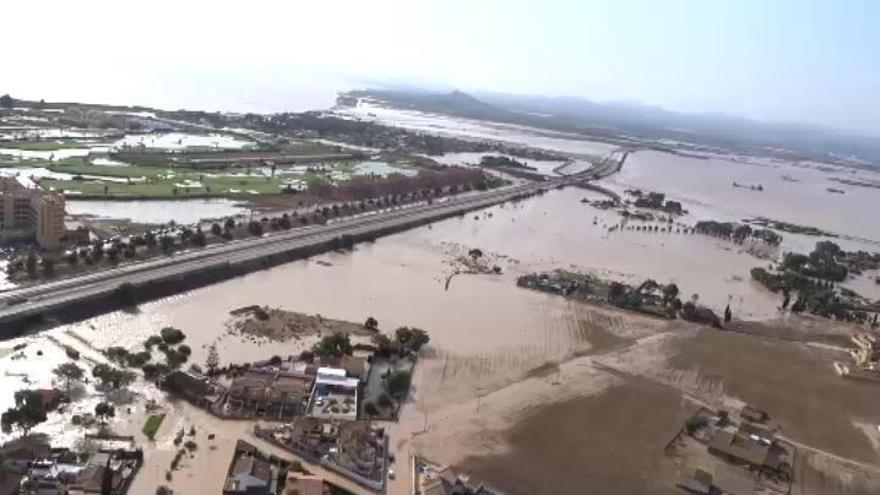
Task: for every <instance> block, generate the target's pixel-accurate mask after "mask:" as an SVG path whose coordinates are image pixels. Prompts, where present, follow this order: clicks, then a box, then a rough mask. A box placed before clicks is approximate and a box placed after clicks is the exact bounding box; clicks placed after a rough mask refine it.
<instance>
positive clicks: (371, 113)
mask: <svg viewBox="0 0 880 495" xmlns="http://www.w3.org/2000/svg"><path fill="white" fill-rule="evenodd" d="M339 112H340V113H343V114H346V115H352V116H355V117H358V118H361V119H365V120H371V121H375V122H378V123H380V124H388V125H394V126H397V127H402V128H404V129H411V130H416V131H421V132H427V133H430V134H437V135H441V136H451V137H457V138H462V139H491V140H494V141H502V142H506V143H512V144H517V145H523V144H528V145H529V146H533V147H535V148H541V149H546V150H551V151H558V152H562V153H568V154H572V155H579V156H584V157H586V156H601V155H606V154H608V153H610V152H612V151H614V150H615V149H617V146H615V145H613V144H608V143H601V142H597V141H589V140H586V139H584V138H583V137H582V136H577V135H574V134H567V133H562V132H555V131H547V130H541V129H535V128H531V127H525V126H518V125H512V124H500V123H497V122H488V121H481V120H472V119H464V118H460V117H451V116H447V115H439V114H427V113H422V112H415V111H410V110H399V109H395V108H388V107H384V106H379V105H374V104H370V103H365V102H361V103H360V104H359V105H358V106H357V107H355V108H345V109H343V110H340V111H339Z"/></svg>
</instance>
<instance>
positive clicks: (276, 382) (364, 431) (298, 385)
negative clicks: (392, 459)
mask: <svg viewBox="0 0 880 495" xmlns="http://www.w3.org/2000/svg"><path fill="white" fill-rule="evenodd" d="M368 371H369V360H368V359H367V358H366V357H363V356H342V357H312V356H307V358H301V357H289V358H287V359H281V358H278V357H274V358H272V359H271V360H267V361H262V362H257V363H252V364H250V365H248V366H245V367H233V368H230V369H229V370H228V371H227V372H226V373H225V374H223V376H219V374H218V375H217V376H213V377H208V376H204V375H197V374H193V373H187V372H183V371H175V372H173V373H171V374H169V375H168V376H167V377H166V378H165V379H164V381H163V382H162V386H163V387H164V388H165V389H166V390H168V391H169V392H171V393H173V394H175V395H177V396H179V397H182V398H184V399H186V400H188V401H189V402H191V403H193V404H195V405H197V406H198V407H201V408H204V409H205V410H207V411H209V412H211V413H212V414H214V415H216V416H218V417H220V418H226V419H261V420H270V421H278V422H279V426H278V427H277V428H271V429H259V428H257V429H255V433H256V435H257V436H258V437H260V438H263V439H264V440H266V441H268V442H270V443H272V444H274V445H276V446H278V447H280V448H282V449H285V450H287V451H289V452H292V453H294V454H296V455H297V456H299V457H300V458H303V459H305V460H308V461H309V462H312V463H314V464H317V465H321V466H323V467H325V468H327V469H328V470H331V471H333V472H335V473H337V474H339V475H342V476H344V477H346V478H347V479H349V480H352V481H354V482H356V483H357V484H359V485H361V486H363V487H365V488H367V489H369V490H372V491H377V492H382V491H383V490H384V486H385V478H386V473H387V471H388V466H387V463H388V439H387V437H386V436H385V432H384V428H379V427H376V426H375V425H373V424H372V423H371V422H370V421H365V420H359V419H358V417H359V413H358V411H359V402H360V395H361V393H362V390H363V389H364V385H365V382H366V380H367V378H368V377H367V375H368ZM287 471H288V470H286V469H285V468H284V464H283V462H281V461H279V460H278V459H270V458H268V457H267V456H265V455H262V454H260V453H259V452H257V451H256V449H255V448H253V446H249V445H248V444H246V443H244V442H239V448H237V449H236V454H235V456H234V458H233V461H232V463H231V464H230V468H229V472H228V474H227V479H226V483H225V485H224V492H223V493H224V495H237V494H247V495H254V494H264V493H265V494H281V493H285V492H286V491H287V489H286V488H282V487H288V488H289V487H291V486H300V487H305V486H311V488H309V490H312V491H303V490H305V488H302V489H300V491H299V492H292V493H316V494H322V493H324V492H323V491H317V490H318V487H319V485H321V486H324V485H325V484H326V482H324V481H322V480H319V479H317V478H315V477H310V476H309V475H306V474H303V473H293V472H292V471H291V472H290V473H288V474H289V475H290V476H294V479H285V476H287V475H286V474H285V473H286V472H287ZM291 473H292V474H291ZM319 481H320V482H321V483H323V484H321V483H319ZM321 489H322V490H323V488H321Z"/></svg>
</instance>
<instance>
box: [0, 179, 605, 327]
mask: <svg viewBox="0 0 880 495" xmlns="http://www.w3.org/2000/svg"><path fill="white" fill-rule="evenodd" d="M600 175H602V174H601V171H597V170H595V169H594V170H590V171H587V172H585V173H583V174H578V175H576V176H567V177H561V178H555V179H551V180H547V181H544V182H540V183H528V184H522V185H516V186H508V187H503V188H499V189H494V190H491V191H487V192H484V193H480V194H474V195H468V196H463V197H449V198H447V199H446V200H445V201H443V200H438V201H434V202H433V203H432V204H424V203H423V204H415V205H407V206H404V207H399V208H396V209H392V210H386V211H380V212H371V213H369V214H363V215H358V216H354V217H345V218H342V219H339V220H336V221H334V222H333V223H330V224H327V225H312V226H307V227H300V228H296V229H292V230H289V231H283V232H277V233H271V234H266V235H264V236H262V237H259V238H250V239H242V240H237V241H230V242H226V243H222V244H214V245H211V246H207V247H205V248H197V249H192V250H188V251H184V252H180V253H177V254H172V255H168V256H162V257H157V258H151V259H148V260H144V261H140V262H134V263H127V264H122V265H120V266H119V267H116V268H108V269H103V270H98V271H94V272H90V273H85V274H82V275H78V276H72V277H69V278H65V279H61V280H56V281H52V282H46V283H42V284H38V285H34V286H29V287H23V288H21V289H13V290H10V291H6V292H4V293H2V294H0V323H4V324H9V323H12V322H15V321H18V320H21V319H24V318H27V317H31V316H35V315H40V314H44V313H47V312H49V311H52V310H55V309H58V308H63V307H65V306H67V305H73V304H75V303H77V302H85V301H89V300H90V299H92V298H96V297H102V296H106V295H107V294H109V293H111V292H112V291H114V290H116V289H117V288H118V287H119V285H120V284H122V283H126V282H127V283H131V284H133V285H135V286H138V285H141V284H145V283H147V282H154V283H155V282H162V281H167V280H171V279H181V278H183V277H184V276H186V275H188V274H193V273H197V272H199V271H203V270H209V269H216V268H220V267H223V266H227V267H228V266H230V265H235V264H238V263H242V262H247V261H252V260H255V259H261V258H265V257H267V256H271V255H274V254H280V253H285V252H288V251H292V250H296V249H299V248H307V247H310V246H320V245H321V244H323V243H326V242H328V241H332V240H333V239H334V238H337V237H340V236H343V235H362V234H368V233H371V232H377V231H382V230H385V229H395V228H397V229H400V228H405V227H406V226H408V225H419V224H421V223H425V222H428V221H431V220H434V219H441V218H445V217H448V216H451V215H455V214H457V213H459V212H461V211H465V210H472V209H478V208H483V207H488V206H491V205H494V204H498V203H502V202H505V201H508V200H510V199H514V198H515V197H517V196H521V195H531V194H534V193H536V192H538V191H539V190H540V189H545V190H546V189H550V188H553V187H556V186H561V185H570V184H572V183H574V182H577V181H580V180H584V179H590V178H595V177H597V176H600ZM10 302H11V304H10Z"/></svg>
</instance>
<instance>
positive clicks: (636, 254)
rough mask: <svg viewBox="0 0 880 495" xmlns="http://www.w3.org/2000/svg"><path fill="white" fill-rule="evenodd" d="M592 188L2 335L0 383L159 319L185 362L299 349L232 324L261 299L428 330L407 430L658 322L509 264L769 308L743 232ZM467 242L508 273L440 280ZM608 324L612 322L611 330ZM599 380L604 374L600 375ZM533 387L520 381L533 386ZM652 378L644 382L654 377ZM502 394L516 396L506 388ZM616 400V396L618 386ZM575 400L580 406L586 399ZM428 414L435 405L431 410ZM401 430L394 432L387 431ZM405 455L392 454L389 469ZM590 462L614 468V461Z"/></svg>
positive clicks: (125, 427) (148, 330)
mask: <svg viewBox="0 0 880 495" xmlns="http://www.w3.org/2000/svg"><path fill="white" fill-rule="evenodd" d="M586 195H587V194H586V193H585V192H584V191H582V190H578V189H566V190H562V191H552V192H549V193H547V194H545V195H544V196H541V197H538V198H533V199H530V200H526V201H523V202H520V203H517V204H507V205H501V206H496V207H493V208H489V209H487V210H484V211H481V212H476V213H472V214H470V215H467V216H465V217H462V218H453V219H449V220H445V221H442V222H438V223H436V224H433V225H431V226H426V227H422V228H418V229H415V230H411V231H408V232H404V233H400V234H396V235H393V236H390V237H387V238H382V239H379V240H378V241H376V242H375V243H367V244H360V245H358V246H356V248H355V249H354V250H353V251H352V252H336V253H328V254H325V255H321V256H316V257H314V258H312V259H308V260H301V261H298V262H294V263H289V264H286V265H283V266H279V267H275V268H272V269H270V270H266V271H261V272H257V273H253V274H250V275H248V276H245V277H241V278H237V279H234V280H230V281H226V282H223V283H219V284H216V285H212V286H209V287H205V288H202V289H198V290H195V291H192V292H189V293H186V294H182V295H179V296H175V297H171V298H167V299H164V300H160V301H155V302H151V303H148V304H144V305H142V306H141V308H140V311H139V312H137V313H126V312H114V313H111V314H107V315H104V316H100V317H96V318H93V319H91V320H87V321H85V322H81V323H77V324H72V325H66V326H63V327H59V328H56V329H53V330H50V331H49V332H46V333H44V334H40V335H36V336H32V337H26V338H23V339H16V340H15V341H10V342H6V343H4V345H3V349H6V350H5V351H2V350H0V365H2V366H3V368H4V370H5V371H6V373H5V374H4V376H0V382H2V383H0V385H2V387H3V389H4V390H8V391H10V393H8V394H3V396H2V397H0V409H5V408H6V407H8V402H11V400H12V397H11V395H12V394H11V391H13V390H17V389H19V388H22V387H23V386H25V384H24V381H23V380H24V379H23V378H22V377H21V376H19V374H23V375H27V376H28V377H29V378H28V379H29V381H30V384H29V385H28V386H32V387H33V386H49V385H50V384H51V373H50V372H49V370H51V368H52V367H54V366H55V365H56V364H57V363H58V362H62V361H63V360H64V355H63V351H61V349H60V348H59V347H58V346H57V345H55V344H53V343H51V342H50V341H48V340H47V337H49V336H51V337H53V338H55V339H57V340H58V341H60V342H63V343H66V344H70V345H73V346H74V347H76V348H77V349H80V350H82V352H84V353H85V354H86V355H87V356H88V357H89V358H90V359H93V360H95V361H101V360H103V357H102V356H101V355H100V354H99V353H98V352H97V349H102V348H106V347H108V346H112V345H121V346H124V347H127V348H129V349H132V350H136V349H138V348H139V346H140V343H141V342H143V340H144V339H146V338H147V337H148V336H149V335H152V334H154V333H155V332H157V331H158V330H159V329H160V328H162V327H164V326H169V325H170V326H175V327H178V328H181V329H182V330H183V331H184V332H185V333H186V334H187V343H188V344H189V345H190V346H191V347H192V349H193V355H192V358H191V362H194V363H200V364H201V363H203V362H204V360H205V355H206V347H207V346H208V345H209V344H210V343H212V342H217V344H218V350H219V354H220V358H221V361H222V362H224V363H226V362H244V361H252V360H257V359H265V358H267V357H270V356H271V355H287V354H292V353H297V352H299V351H300V350H302V349H304V348H307V347H308V346H310V345H311V343H312V340H305V339H304V340H300V341H291V342H284V343H277V342H265V341H264V342H260V341H254V340H250V339H245V338H242V337H239V336H236V335H230V334H229V333H228V332H227V330H226V328H225V322H226V321H227V319H228V316H229V311H231V310H233V309H236V308H239V307H242V306H246V305H251V304H262V305H268V306H278V307H282V308H285V309H289V310H294V311H300V312H304V313H310V314H314V313H318V314H322V315H325V316H327V317H330V318H335V319H343V320H350V321H355V322H361V321H364V320H365V319H366V318H367V317H368V316H373V317H375V318H376V319H378V321H379V325H380V327H381V328H382V329H383V330H384V331H391V330H393V329H394V328H396V327H397V326H401V325H410V326H418V327H422V328H424V329H426V330H427V331H428V332H430V335H431V345H430V348H429V349H428V351H429V352H428V355H427V356H426V359H425V360H424V362H423V363H422V364H420V365H419V370H417V375H420V376H417V378H416V383H415V391H414V393H415V396H416V397H417V402H418V404H413V405H412V406H409V405H408V406H407V407H406V408H405V409H404V415H405V416H406V418H404V419H403V420H402V421H401V423H402V424H401V428H402V429H403V431H405V432H406V431H408V432H409V433H412V432H413V431H414V430H413V428H412V426H413V425H414V424H415V425H417V426H418V425H421V421H422V420H421V417H420V416H421V414H422V413H423V411H424V412H425V414H427V411H430V410H432V409H434V408H438V407H441V406H443V405H444V404H449V403H454V402H455V401H461V400H472V399H474V398H475V394H483V393H486V392H487V391H488V390H494V389H497V388H498V387H501V386H503V385H504V384H505V383H510V382H512V381H516V380H519V379H520V378H522V377H523V376H528V374H529V370H535V369H537V371H536V372H534V373H536V376H538V377H542V376H543V377H544V379H549V380H552V379H554V378H553V377H552V376H545V375H552V374H553V370H554V369H556V368H555V367H554V366H555V365H554V364H553V362H555V361H559V360H562V359H565V357H566V356H571V355H581V354H582V353H589V352H590V351H591V349H592V350H595V349H598V348H603V347H613V346H614V345H616V344H618V343H622V342H630V339H638V338H642V337H645V336H646V335H650V334H652V333H655V332H657V331H659V330H660V329H661V327H663V324H661V322H658V321H655V320H650V319H647V318H642V317H629V316H621V314H620V313H615V312H611V311H605V310H601V309H595V308H588V307H585V306H582V305H578V304H572V303H569V302H567V301H566V300H564V299H563V298H560V297H557V296H550V295H546V294H541V293H538V292H533V291H528V290H524V289H519V288H517V287H516V285H515V279H516V277H517V276H518V275H519V274H523V273H528V272H532V271H537V270H547V269H554V268H575V269H583V270H589V271H593V272H596V273H599V274H602V275H607V276H611V277H614V278H621V279H626V280H627V281H630V282H640V281H641V280H643V279H644V278H646V277H651V278H654V279H656V280H658V281H660V282H669V281H675V282H676V283H678V284H679V286H680V287H681V289H682V291H683V294H684V295H685V296H686V297H687V296H689V295H690V294H692V293H698V294H699V298H700V301H701V302H702V303H703V304H707V305H710V306H711V307H713V308H715V309H716V310H717V311H720V310H722V309H723V307H724V305H725V304H727V302H728V301H730V302H731V307H732V308H733V310H734V313H735V314H736V315H737V316H738V317H742V318H759V319H761V318H767V317H771V316H773V315H774V314H775V308H774V307H775V301H774V300H773V298H771V297H770V296H769V295H768V294H767V293H766V292H765V291H763V290H762V289H760V288H758V287H756V286H755V285H754V284H752V283H751V282H750V281H749V276H748V271H749V269H751V268H752V267H753V266H756V265H759V264H762V262H761V261H760V260H757V259H755V258H754V257H752V256H751V255H749V254H746V253H743V252H741V248H740V247H738V246H734V245H732V244H730V243H727V242H724V241H717V240H715V239H712V238H707V237H702V236H697V235H684V234H647V233H637V232H627V231H623V232H620V231H618V232H609V230H608V227H609V226H611V225H614V224H616V223H618V222H619V218H618V216H617V214H616V213H613V212H603V211H600V210H596V209H594V208H592V207H590V206H588V205H586V204H583V203H580V199H581V198H583V197H584V196H586ZM594 218H595V219H596V222H595V224H594V222H593V219H594ZM469 248H480V249H482V250H483V251H485V252H492V253H497V254H498V255H502V256H501V257H499V258H498V259H499V261H498V264H499V266H501V268H502V269H503V274H502V275H460V276H456V277H454V278H453V279H452V282H451V284H450V286H449V289H448V290H447V289H446V287H445V284H446V278H447V276H448V274H449V273H451V270H452V268H451V266H450V260H451V259H452V258H453V256H452V254H450V253H451V252H453V251H454V252H456V253H461V252H467V250H468V249H469ZM317 261H321V262H322V263H318V262H317ZM328 264H329V265H328ZM597 329H598V330H597ZM609 331H610V332H611V334H613V336H611V335H609V334H606V332H609ZM24 341H27V342H30V343H31V344H30V347H29V348H28V349H27V350H26V353H27V355H28V357H29V358H30V359H17V360H12V359H11V355H12V352H11V348H12V346H13V345H15V344H17V343H19V342H24ZM36 347H39V348H40V349H41V350H43V351H44V355H43V356H42V357H41V358H39V359H37V358H36V356H35V354H34V352H33V349H35V348H36ZM548 362H549V363H550V364H547V363H548ZM542 370H544V371H542ZM545 372H546V373H545ZM564 373H570V370H569V371H566V372H563V374H564ZM605 381H606V378H600V379H598V381H597V384H596V385H595V387H599V386H600V385H599V384H600V383H604V382H605ZM531 386H532V385H529V386H528V387H531ZM578 386H579V385H577V384H576V383H575V384H574V385H566V387H568V389H567V390H569V392H567V393H569V394H575V393H579V391H580V389H578ZM584 386H587V385H584ZM590 386H591V387H592V385H590ZM528 387H526V389H524V390H530V389H529V388H528ZM134 389H135V390H136V391H138V392H142V393H144V394H146V395H148V396H151V397H155V398H157V399H159V400H160V402H161V401H162V400H163V399H162V394H161V393H159V392H158V391H156V390H155V389H154V388H152V387H151V386H147V385H145V384H143V383H139V384H137V385H136V386H135V387H134ZM543 390H544V391H543V393H545V394H549V395H550V397H549V398H548V399H547V400H552V396H553V394H554V393H558V391H557V392H553V389H543ZM639 390H641V389H639ZM529 393H530V392H529ZM646 393H647V394H648V396H649V397H653V396H652V395H651V394H652V393H653V392H651V391H647V392H646ZM627 394H629V392H627ZM87 395H88V397H87V400H83V401H80V402H77V403H75V404H74V405H73V406H72V408H71V410H69V411H68V413H69V414H70V413H73V412H85V411H88V410H90V409H93V408H94V403H95V402H96V401H97V400H99V395H98V394H96V393H95V392H94V390H93V389H89V393H88V394H87ZM660 395H663V394H660ZM627 396H630V395H627ZM502 397H504V396H502ZM509 398H510V399H511V400H517V398H516V397H513V395H511V397H509ZM504 400H507V399H504ZM621 400H623V401H624V402H626V398H625V397H624V398H622V399H621ZM660 400H665V399H663V398H662V397H659V398H658V401H660ZM664 404H665V403H664ZM533 405H534V404H533ZM131 407H132V413H131V414H132V416H131V418H130V419H120V420H118V421H117V423H118V424H117V427H118V428H119V429H120V430H121V431H128V432H131V433H132V434H134V435H135V436H136V437H137V438H138V439H139V440H140V441H144V439H143V435H142V434H140V432H139V431H140V427H141V426H142V421H141V420H142V418H143V417H144V416H143V401H136V402H134V403H132V404H131ZM584 407H586V408H587V409H584V410H590V407H592V406H584ZM596 407H600V406H596ZM603 407H604V406H603ZM646 407H648V406H646ZM664 407H666V406H664ZM181 409H186V408H185V407H184V408H180V407H176V406H175V407H173V408H171V409H170V410H169V412H170V413H171V414H172V415H173V416H174V417H172V418H170V419H169V421H172V423H171V424H181V423H183V422H185V421H186V420H184V419H181V418H183V417H184V416H185V415H186V414H184V412H181ZM580 409H581V408H580V406H578V407H577V408H575V409H574V410H580ZM600 409H601V407H600ZM669 411H670V414H671V415H672V416H675V415H676V414H677V413H676V412H675V408H674V407H673V406H672V404H669ZM187 414H188V413H187ZM468 414H470V413H468ZM560 414H562V413H560ZM565 414H568V413H565ZM597 414H599V413H597ZM601 414H605V413H601ZM126 416H127V414H126ZM672 416H669V418H671V417H672ZM575 417H577V415H574V416H570V417H569V416H566V418H567V419H564V421H566V422H570V421H575ZM65 418H66V416H61V415H52V416H51V417H50V422H49V423H47V424H46V425H43V426H41V427H40V428H37V431H47V432H52V433H59V432H62V431H68V432H69V435H68V437H71V438H72V437H74V436H75V434H76V433H77V432H74V431H69V429H68V428H67V422H66V419H65ZM433 421H438V420H431V421H428V420H427V419H426V422H431V423H433ZM633 421H637V419H636V418H633ZM673 422H674V421H673ZM435 426H436V425H435ZM657 426H658V428H659V427H660V425H659V423H658V425H657ZM212 427H213V428H218V429H219V428H221V426H220V425H213V426H212ZM174 428H176V427H174ZM528 428H533V426H528ZM407 429H409V430H407ZM243 431H244V429H242V428H241V427H240V426H234V427H233V426H230V428H229V430H228V433H229V436H230V437H234V436H237V435H241V434H243V433H242V432H243ZM624 433H625V432H623V431H621V434H624ZM65 438H66V437H65ZM406 438H408V437H406V435H405V434H404V435H402V436H401V437H400V438H397V440H395V441H400V442H403V441H405V440H406ZM230 441H232V440H230ZM224 442H226V440H224ZM166 443H167V442H166ZM230 448H231V444H230V443H229V442H226V443H224V444H223V449H226V450H224V451H225V452H228V449H230ZM149 449H150V450H155V451H156V453H152V454H150V455H148V463H150V464H149V465H148V466H146V467H145V472H147V473H149V478H150V479H151V480H154V481H152V482H153V483H154V482H156V481H161V477H162V472H163V470H164V469H165V467H164V466H165V465H167V462H168V459H169V458H170V456H172V455H173V452H174V449H173V446H169V445H166V444H165V443H162V444H160V445H155V446H152V447H150V448H149ZM211 458H212V459H213V456H211ZM401 458H402V457H401ZM450 458H452V455H450ZM149 459H154V461H155V462H154V461H149ZM202 462H203V461H200V463H199V465H201V464H202ZM212 462H213V461H212ZM218 462H219V460H218ZM487 462H488V461H487ZM486 466H487V469H489V465H488V464H487V465H486ZM225 467H226V466H225V465H222V466H217V467H216V469H214V468H211V469H208V467H205V466H203V468H199V469H201V470H202V471H201V472H200V474H192V475H191V476H190V475H188V477H187V478H186V479H188V480H190V478H192V477H194V478H192V479H191V480H190V481H188V482H187V483H189V482H192V483H198V480H199V479H200V478H199V476H216V475H217V472H218V470H219V472H222V471H224V470H225ZM403 469H404V467H403V466H402V465H401V466H400V467H399V468H398V470H400V471H402V470H403ZM212 470H213V471H212ZM599 474H600V475H601V476H606V475H607V476H612V477H613V476H616V475H615V474H614V473H613V472H611V473H607V474H601V473H599ZM601 476H600V477H601ZM174 484H175V485H176V484H177V482H176V481H175V483H174ZM139 486H143V485H139ZM193 486H197V485H193ZM150 493H151V492H150ZM391 493H397V492H395V491H392V492H391Z"/></svg>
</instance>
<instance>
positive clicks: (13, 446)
mask: <svg viewBox="0 0 880 495" xmlns="http://www.w3.org/2000/svg"><path fill="white" fill-rule="evenodd" d="M51 452H52V448H51V447H50V446H49V444H48V443H47V442H46V441H44V440H43V439H42V438H41V437H38V436H28V437H24V438H20V439H17V440H13V441H11V442H8V443H6V444H4V445H3V446H2V447H0V459H2V467H3V468H4V470H8V471H10V472H16V473H22V474H23V473H26V472H27V469H28V467H29V466H30V464H31V463H32V462H33V461H35V460H37V459H42V458H45V457H48V456H49V454H50V453H51Z"/></svg>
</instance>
